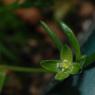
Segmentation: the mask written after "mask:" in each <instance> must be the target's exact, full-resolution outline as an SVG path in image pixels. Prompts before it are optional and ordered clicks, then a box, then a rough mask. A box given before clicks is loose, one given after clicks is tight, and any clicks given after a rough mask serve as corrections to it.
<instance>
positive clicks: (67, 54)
mask: <svg viewBox="0 0 95 95" xmlns="http://www.w3.org/2000/svg"><path fill="white" fill-rule="evenodd" d="M60 58H61V60H62V62H63V63H65V62H67V64H71V63H72V61H73V54H72V50H71V49H70V48H69V47H68V46H67V45H64V46H63V48H62V50H61V52H60Z"/></svg>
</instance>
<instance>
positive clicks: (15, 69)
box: [0, 65, 50, 73]
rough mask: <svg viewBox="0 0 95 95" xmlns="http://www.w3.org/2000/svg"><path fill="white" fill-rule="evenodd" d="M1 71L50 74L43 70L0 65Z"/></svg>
mask: <svg viewBox="0 0 95 95" xmlns="http://www.w3.org/2000/svg"><path fill="white" fill-rule="evenodd" d="M0 69H5V70H6V69H7V70H12V71H15V72H27V73H50V72H49V71H46V70H44V69H42V68H28V67H17V66H8V65H0Z"/></svg>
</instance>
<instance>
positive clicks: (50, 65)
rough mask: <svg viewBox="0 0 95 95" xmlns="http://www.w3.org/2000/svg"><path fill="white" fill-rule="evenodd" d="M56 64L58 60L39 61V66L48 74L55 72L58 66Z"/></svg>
mask: <svg viewBox="0 0 95 95" xmlns="http://www.w3.org/2000/svg"><path fill="white" fill-rule="evenodd" d="M58 62H59V61H58V60H43V61H41V66H42V67H43V68H44V69H46V70H48V71H50V72H57V70H58V68H57V64H59V63H58Z"/></svg>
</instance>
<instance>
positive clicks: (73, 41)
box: [57, 21, 81, 60]
mask: <svg viewBox="0 0 95 95" xmlns="http://www.w3.org/2000/svg"><path fill="white" fill-rule="evenodd" d="M57 22H58V24H59V26H60V27H61V29H62V30H63V32H64V33H65V35H66V36H67V37H68V40H69V41H70V44H71V45H72V46H73V48H74V49H75V54H76V60H79V59H80V55H81V53H80V45H79V43H78V41H77V39H76V37H75V35H74V33H73V32H72V30H71V29H70V28H69V27H68V26H67V25H66V24H64V23H63V22H61V21H57Z"/></svg>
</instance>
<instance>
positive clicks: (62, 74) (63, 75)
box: [55, 71, 70, 81]
mask: <svg viewBox="0 0 95 95" xmlns="http://www.w3.org/2000/svg"><path fill="white" fill-rule="evenodd" d="M69 75H70V72H69V71H60V72H58V73H57V74H56V76H55V79H56V80H60V81H61V80H64V79H66V78H68V77H69Z"/></svg>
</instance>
